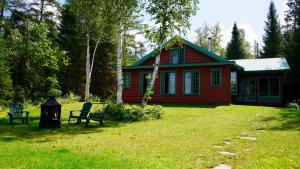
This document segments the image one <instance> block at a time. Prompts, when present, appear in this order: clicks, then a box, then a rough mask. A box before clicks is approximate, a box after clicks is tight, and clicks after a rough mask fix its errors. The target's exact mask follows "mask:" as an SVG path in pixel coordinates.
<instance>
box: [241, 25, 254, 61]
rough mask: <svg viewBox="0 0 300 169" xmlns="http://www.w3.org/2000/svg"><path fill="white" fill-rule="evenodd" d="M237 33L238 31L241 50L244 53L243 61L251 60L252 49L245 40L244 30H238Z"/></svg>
mask: <svg viewBox="0 0 300 169" xmlns="http://www.w3.org/2000/svg"><path fill="white" fill-rule="evenodd" d="M239 31H240V34H241V39H242V43H243V44H242V48H243V50H244V52H245V56H244V58H245V59H253V58H254V55H253V52H252V47H251V44H250V43H249V42H248V41H247V40H246V33H245V30H244V29H239Z"/></svg>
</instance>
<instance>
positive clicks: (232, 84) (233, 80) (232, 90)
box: [230, 72, 237, 95]
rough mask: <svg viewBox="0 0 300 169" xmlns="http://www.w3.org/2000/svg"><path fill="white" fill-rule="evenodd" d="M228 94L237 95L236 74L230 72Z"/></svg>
mask: <svg viewBox="0 0 300 169" xmlns="http://www.w3.org/2000/svg"><path fill="white" fill-rule="evenodd" d="M230 93H231V95H236V94H237V72H231V81H230Z"/></svg>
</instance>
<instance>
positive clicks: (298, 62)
mask: <svg viewBox="0 0 300 169" xmlns="http://www.w3.org/2000/svg"><path fill="white" fill-rule="evenodd" d="M295 9H296V10H295V16H296V17H295V18H296V20H295V25H294V26H293V27H294V28H295V31H294V32H293V38H292V43H290V45H289V48H288V51H289V52H288V56H287V60H288V63H289V65H290V67H291V70H290V72H289V84H290V87H289V90H290V92H289V96H290V97H292V98H297V99H299V98H300V91H299V88H300V4H299V2H298V1H297V6H296V8H295Z"/></svg>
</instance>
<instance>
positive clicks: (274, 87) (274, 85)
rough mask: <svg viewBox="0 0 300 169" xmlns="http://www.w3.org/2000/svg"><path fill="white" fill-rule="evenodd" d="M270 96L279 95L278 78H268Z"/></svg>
mask: <svg viewBox="0 0 300 169" xmlns="http://www.w3.org/2000/svg"><path fill="white" fill-rule="evenodd" d="M270 96H279V78H271V79H270Z"/></svg>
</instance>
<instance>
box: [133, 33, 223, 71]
mask: <svg viewBox="0 0 300 169" xmlns="http://www.w3.org/2000/svg"><path fill="white" fill-rule="evenodd" d="M173 39H174V38H172V39H171V40H169V41H168V42H167V43H166V44H169V43H171V42H172V41H173ZM181 39H182V41H183V43H184V44H185V45H187V46H189V47H191V48H193V49H195V50H196V51H198V52H200V53H203V54H205V55H207V56H208V57H211V58H213V59H215V60H217V61H219V62H228V60H227V59H225V58H223V57H221V56H219V55H217V54H215V53H213V52H210V51H208V50H207V49H205V48H202V47H201V46H199V45H196V44H194V43H192V42H190V41H188V40H186V39H183V38H181ZM156 51H157V50H153V51H152V52H150V53H149V54H147V55H146V56H144V57H142V58H141V59H140V60H138V61H137V62H136V63H134V64H133V65H132V66H139V65H141V64H142V63H144V62H145V61H147V60H148V59H150V58H151V57H155V54H156V53H157V52H156Z"/></svg>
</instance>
